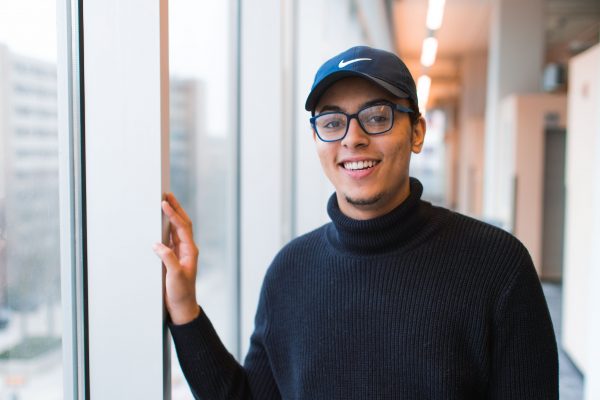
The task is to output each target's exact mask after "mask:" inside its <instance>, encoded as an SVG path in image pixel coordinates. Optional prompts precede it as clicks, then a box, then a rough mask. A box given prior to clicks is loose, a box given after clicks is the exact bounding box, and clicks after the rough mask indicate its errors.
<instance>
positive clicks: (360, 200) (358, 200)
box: [344, 193, 383, 208]
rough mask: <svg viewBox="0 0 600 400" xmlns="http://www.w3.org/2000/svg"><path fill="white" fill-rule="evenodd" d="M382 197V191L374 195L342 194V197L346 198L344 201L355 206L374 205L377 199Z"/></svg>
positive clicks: (366, 206)
mask: <svg viewBox="0 0 600 400" xmlns="http://www.w3.org/2000/svg"><path fill="white" fill-rule="evenodd" d="M382 197H383V194H382V193H379V194H376V195H375V196H370V197H369V196H350V195H347V194H346V195H344V198H345V199H346V202H347V203H348V204H351V205H353V206H355V207H365V208H368V207H369V206H372V205H375V204H377V203H378V202H379V200H381V198H382Z"/></svg>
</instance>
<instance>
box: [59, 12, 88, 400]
mask: <svg viewBox="0 0 600 400" xmlns="http://www.w3.org/2000/svg"><path fill="white" fill-rule="evenodd" d="M56 13H57V14H56V15H57V18H56V20H57V29H58V41H57V43H58V49H57V51H58V54H57V83H58V88H57V92H58V98H57V101H58V107H57V109H58V128H59V129H58V149H59V198H60V200H59V204H60V206H59V207H60V208H59V210H60V211H59V212H60V260H61V271H60V273H61V303H62V318H63V330H62V353H63V360H62V366H63V398H64V399H65V400H74V399H84V398H86V397H87V396H86V391H87V386H86V381H87V379H86V375H87V355H86V350H85V349H86V343H87V338H86V334H87V330H86V326H85V325H86V324H85V315H86V312H85V308H86V306H85V304H86V298H85V291H84V288H85V286H84V276H85V264H84V254H85V251H84V248H85V245H84V243H85V240H84V237H85V232H84V228H83V218H84V212H83V209H84V208H83V199H82V197H83V196H82V194H83V190H82V185H83V168H82V165H83V164H82V151H81V145H82V129H81V122H82V121H81V102H80V68H79V1H78V0H57V2H56Z"/></svg>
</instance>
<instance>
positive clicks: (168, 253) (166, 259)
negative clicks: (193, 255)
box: [152, 243, 181, 270]
mask: <svg viewBox="0 0 600 400" xmlns="http://www.w3.org/2000/svg"><path fill="white" fill-rule="evenodd" d="M152 248H153V249H154V252H155V253H156V255H157V256H158V257H159V258H160V259H161V260H162V262H163V264H165V267H167V270H172V269H173V268H176V269H177V268H180V267H181V265H180V264H179V260H178V259H177V256H176V255H175V253H174V252H173V250H171V249H170V248H168V247H167V246H165V245H164V244H162V243H155V244H154V246H152Z"/></svg>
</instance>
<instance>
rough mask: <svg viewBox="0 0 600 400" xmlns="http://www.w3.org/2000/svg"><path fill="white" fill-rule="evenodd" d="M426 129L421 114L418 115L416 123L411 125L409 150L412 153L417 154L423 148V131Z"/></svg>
mask: <svg viewBox="0 0 600 400" xmlns="http://www.w3.org/2000/svg"><path fill="white" fill-rule="evenodd" d="M426 131H427V122H426V121H425V118H423V116H420V117H419V120H418V121H417V123H416V124H415V125H414V126H413V129H412V137H411V139H412V140H411V150H412V152H413V153H415V154H418V153H420V152H421V149H423V143H424V142H425V132H426Z"/></svg>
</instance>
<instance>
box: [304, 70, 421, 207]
mask: <svg viewBox="0 0 600 400" xmlns="http://www.w3.org/2000/svg"><path fill="white" fill-rule="evenodd" d="M375 100H382V101H390V102H392V103H396V104H402V105H404V106H408V101H407V100H404V99H398V98H395V97H394V96H392V95H391V94H389V93H388V92H386V91H385V90H383V89H382V88H380V87H379V86H376V85H375V84H373V83H371V82H369V81H367V80H365V79H362V78H354V77H352V78H345V79H342V80H340V81H338V82H336V83H334V84H333V85H332V86H331V87H330V88H329V89H327V91H326V92H325V93H324V94H323V96H322V97H321V99H320V100H319V103H318V104H317V107H316V109H315V115H318V114H319V113H322V112H325V111H343V112H345V113H347V114H354V113H356V112H358V110H360V109H361V108H363V107H364V105H365V104H366V103H371V102H373V101H375ZM313 138H314V140H315V144H316V147H317V153H318V154H319V159H320V160H321V165H322V167H323V171H324V172H325V174H326V175H327V177H328V178H329V180H330V181H331V183H332V184H333V186H334V187H335V190H336V195H337V200H338V203H339V206H340V209H341V211H342V212H343V213H344V214H346V215H347V216H349V217H351V218H354V219H371V218H375V217H378V216H381V215H383V214H386V213H388V212H390V211H391V210H393V209H394V208H395V207H397V206H398V205H399V204H400V203H402V201H404V199H406V197H407V196H408V194H409V191H410V189H409V178H408V167H409V163H410V155H411V152H414V153H419V152H420V151H421V147H422V146H423V140H424V138H425V121H424V119H423V118H420V119H419V122H418V123H417V124H415V126H414V127H411V123H410V117H409V115H408V114H405V113H400V112H395V113H394V126H393V127H392V129H391V130H390V131H388V132H386V133H383V134H380V135H368V134H367V133H366V132H364V131H363V130H362V128H361V127H360V125H359V124H358V121H357V120H356V119H352V120H351V121H350V125H349V127H348V133H347V134H346V136H345V137H344V138H343V139H342V140H339V141H337V142H322V141H321V140H320V139H319V138H318V137H317V136H316V134H315V133H314V132H313ZM361 161H362V162H363V168H362V169H353V168H356V167H357V165H354V166H353V165H349V164H348V163H353V162H361ZM365 162H366V163H365ZM365 164H366V165H365ZM370 165H372V166H370ZM358 167H359V168H360V163H359V164H358Z"/></svg>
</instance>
